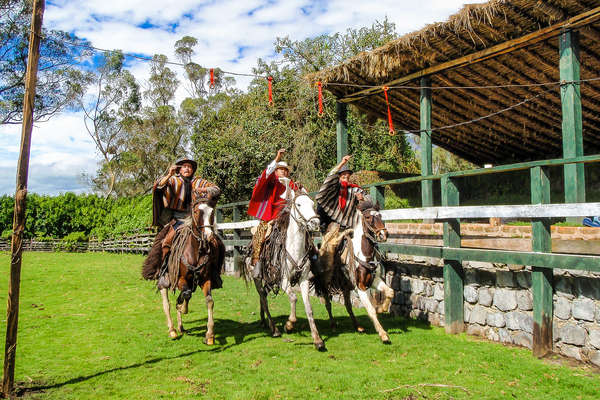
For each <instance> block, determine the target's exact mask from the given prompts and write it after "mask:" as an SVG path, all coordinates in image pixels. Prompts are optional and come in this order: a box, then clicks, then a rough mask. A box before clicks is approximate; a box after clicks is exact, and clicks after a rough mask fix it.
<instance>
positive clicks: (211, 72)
mask: <svg viewBox="0 0 600 400" xmlns="http://www.w3.org/2000/svg"><path fill="white" fill-rule="evenodd" d="M214 87H215V70H214V68H211V69H210V88H211V89H212V88H214Z"/></svg>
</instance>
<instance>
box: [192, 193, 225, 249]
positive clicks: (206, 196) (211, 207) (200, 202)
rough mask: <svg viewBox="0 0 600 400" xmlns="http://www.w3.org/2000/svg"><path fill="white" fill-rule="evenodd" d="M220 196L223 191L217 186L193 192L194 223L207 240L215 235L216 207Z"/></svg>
mask: <svg viewBox="0 0 600 400" xmlns="http://www.w3.org/2000/svg"><path fill="white" fill-rule="evenodd" d="M220 196H221V190H220V189H219V188H218V187H216V186H213V187H208V188H205V190H202V191H200V190H198V189H196V190H194V191H193V192H192V219H193V223H194V226H195V227H196V228H197V229H198V230H199V231H200V232H201V233H202V235H203V237H205V238H209V237H210V236H211V235H213V234H214V233H215V206H216V205H217V201H218V200H219V197H220Z"/></svg>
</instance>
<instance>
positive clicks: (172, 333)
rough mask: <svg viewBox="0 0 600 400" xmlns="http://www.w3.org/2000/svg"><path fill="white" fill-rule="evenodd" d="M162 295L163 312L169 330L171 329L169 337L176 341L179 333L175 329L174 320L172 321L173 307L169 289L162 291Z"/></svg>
mask: <svg viewBox="0 0 600 400" xmlns="http://www.w3.org/2000/svg"><path fill="white" fill-rule="evenodd" d="M160 295H161V297H162V302H163V311H164V312H165V315H166V317H167V328H169V336H170V337H171V339H175V338H176V337H177V332H176V331H175V328H173V320H172V319H171V305H170V304H169V293H168V292H167V289H160Z"/></svg>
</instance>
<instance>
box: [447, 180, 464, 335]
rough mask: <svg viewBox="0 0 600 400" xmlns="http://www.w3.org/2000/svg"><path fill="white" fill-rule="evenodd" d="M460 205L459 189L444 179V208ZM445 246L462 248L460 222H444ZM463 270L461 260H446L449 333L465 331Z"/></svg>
mask: <svg viewBox="0 0 600 400" xmlns="http://www.w3.org/2000/svg"><path fill="white" fill-rule="evenodd" d="M458 204H459V192H458V187H457V186H456V184H455V183H454V182H453V181H452V179H451V178H450V177H449V176H447V175H445V176H444V177H442V206H444V207H447V206H457V205H458ZM444 246H445V247H455V248H459V247H460V220H459V219H457V218H454V219H449V220H447V221H446V222H444ZM463 275H464V274H463V269H462V264H461V262H460V260H449V259H445V260H444V317H445V325H446V332H447V333H460V332H463V331H464V330H465V324H464V308H463V307H464V305H463V290H464V281H463Z"/></svg>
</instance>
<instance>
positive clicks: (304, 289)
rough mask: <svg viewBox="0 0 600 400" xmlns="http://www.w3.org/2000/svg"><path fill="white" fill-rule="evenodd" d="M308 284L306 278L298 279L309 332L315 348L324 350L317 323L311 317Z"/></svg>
mask: <svg viewBox="0 0 600 400" xmlns="http://www.w3.org/2000/svg"><path fill="white" fill-rule="evenodd" d="M308 285H309V282H308V279H303V280H301V281H300V292H301V293H302V301H303V302H304V310H305V311H306V318H308V325H309V326H310V333H311V335H312V338H313V343H314V344H315V347H316V348H317V350H319V351H326V350H327V349H326V348H325V343H323V339H321V337H320V336H319V331H317V325H316V324H315V319H314V317H313V311H312V307H311V305H310V294H309V293H308V289H309V287H308Z"/></svg>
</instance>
